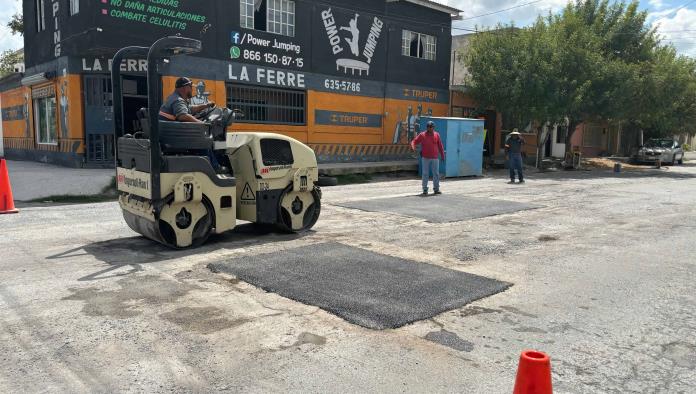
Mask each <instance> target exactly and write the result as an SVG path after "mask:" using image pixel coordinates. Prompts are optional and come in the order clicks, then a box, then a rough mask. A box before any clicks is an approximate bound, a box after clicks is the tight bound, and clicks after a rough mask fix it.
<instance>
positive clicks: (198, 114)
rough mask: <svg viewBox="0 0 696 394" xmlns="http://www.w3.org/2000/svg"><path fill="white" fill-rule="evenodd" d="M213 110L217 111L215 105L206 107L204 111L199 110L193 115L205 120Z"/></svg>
mask: <svg viewBox="0 0 696 394" xmlns="http://www.w3.org/2000/svg"><path fill="white" fill-rule="evenodd" d="M213 111H215V107H208V108H206V109H204V110H203V111H201V112H199V113H197V114H195V115H193V117H194V118H196V119H198V120H204V119H205V118H207V117H208V115H210V114H211V113H212V112H213Z"/></svg>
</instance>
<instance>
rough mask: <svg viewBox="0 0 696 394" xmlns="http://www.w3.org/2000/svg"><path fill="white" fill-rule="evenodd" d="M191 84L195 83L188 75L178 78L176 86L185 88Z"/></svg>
mask: <svg viewBox="0 0 696 394" xmlns="http://www.w3.org/2000/svg"><path fill="white" fill-rule="evenodd" d="M189 85H193V81H191V80H190V79H188V78H186V77H181V78H179V79H177V80H176V88H177V89H179V88H183V87H184V86H189Z"/></svg>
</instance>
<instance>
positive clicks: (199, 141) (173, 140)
mask: <svg viewBox="0 0 696 394" xmlns="http://www.w3.org/2000/svg"><path fill="white" fill-rule="evenodd" d="M137 117H138V121H140V127H141V128H142V130H143V133H144V134H145V137H149V136H150V118H149V116H148V109H147V108H141V109H140V110H139V111H138V113H137ZM210 128H211V125H210V124H208V123H187V122H170V121H165V120H160V121H159V135H160V138H159V139H160V146H161V147H162V153H163V154H165V155H166V154H182V153H189V152H191V151H207V150H211V149H213V137H212V135H211V133H210Z"/></svg>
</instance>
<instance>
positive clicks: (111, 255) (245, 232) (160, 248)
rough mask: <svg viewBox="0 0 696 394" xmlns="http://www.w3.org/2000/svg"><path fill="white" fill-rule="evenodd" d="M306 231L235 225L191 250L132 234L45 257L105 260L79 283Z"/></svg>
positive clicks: (287, 238) (289, 237) (284, 238)
mask: <svg viewBox="0 0 696 394" xmlns="http://www.w3.org/2000/svg"><path fill="white" fill-rule="evenodd" d="M310 234H312V231H309V232H306V233H302V234H283V233H277V232H274V231H273V230H272V229H271V228H269V227H262V226H258V225H255V224H253V223H249V224H242V225H239V226H237V227H236V228H235V229H234V230H232V231H229V232H226V233H224V234H214V235H211V236H210V238H209V239H208V242H207V243H206V244H205V245H203V246H201V247H199V248H194V249H184V250H175V249H171V248H168V247H166V246H164V245H162V244H160V243H157V242H155V241H152V240H149V239H147V238H145V237H142V236H136V237H129V238H117V239H113V240H108V241H99V242H94V243H91V244H87V245H83V246H80V247H77V248H72V249H70V250H66V251H65V252H62V253H59V254H56V255H53V256H49V257H47V259H48V260H59V259H66V258H73V257H76V256H84V255H91V256H94V258H95V259H97V260H99V261H101V262H104V263H106V264H107V265H108V267H106V268H104V269H102V270H100V271H98V272H95V273H93V274H89V275H87V276H84V277H82V278H80V279H78V281H81V282H82V281H94V280H102V279H108V278H114V277H121V276H127V275H131V274H134V273H137V272H140V271H143V267H142V265H144V264H151V263H158V262H161V261H167V260H173V259H179V258H182V257H187V256H192V255H197V254H203V253H209V252H212V251H215V250H217V249H222V248H225V249H228V250H229V249H239V248H245V247H249V246H257V245H264V244H268V243H273V242H283V241H291V240H296V239H301V238H303V237H306V236H307V235H310ZM126 267H130V269H128V270H127V271H124V270H121V269H122V268H126Z"/></svg>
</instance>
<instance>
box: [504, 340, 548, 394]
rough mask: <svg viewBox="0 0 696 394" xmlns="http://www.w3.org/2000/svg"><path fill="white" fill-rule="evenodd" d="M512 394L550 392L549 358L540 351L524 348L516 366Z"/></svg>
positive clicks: (545, 393)
mask: <svg viewBox="0 0 696 394" xmlns="http://www.w3.org/2000/svg"><path fill="white" fill-rule="evenodd" d="M513 393H514V394H552V393H553V388H552V387H551V359H550V358H549V356H547V355H546V354H544V353H542V352H537V351H535V350H525V351H524V352H522V355H521V356H520V365H519V367H518V368H517V379H516V380H515V390H514V391H513Z"/></svg>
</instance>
